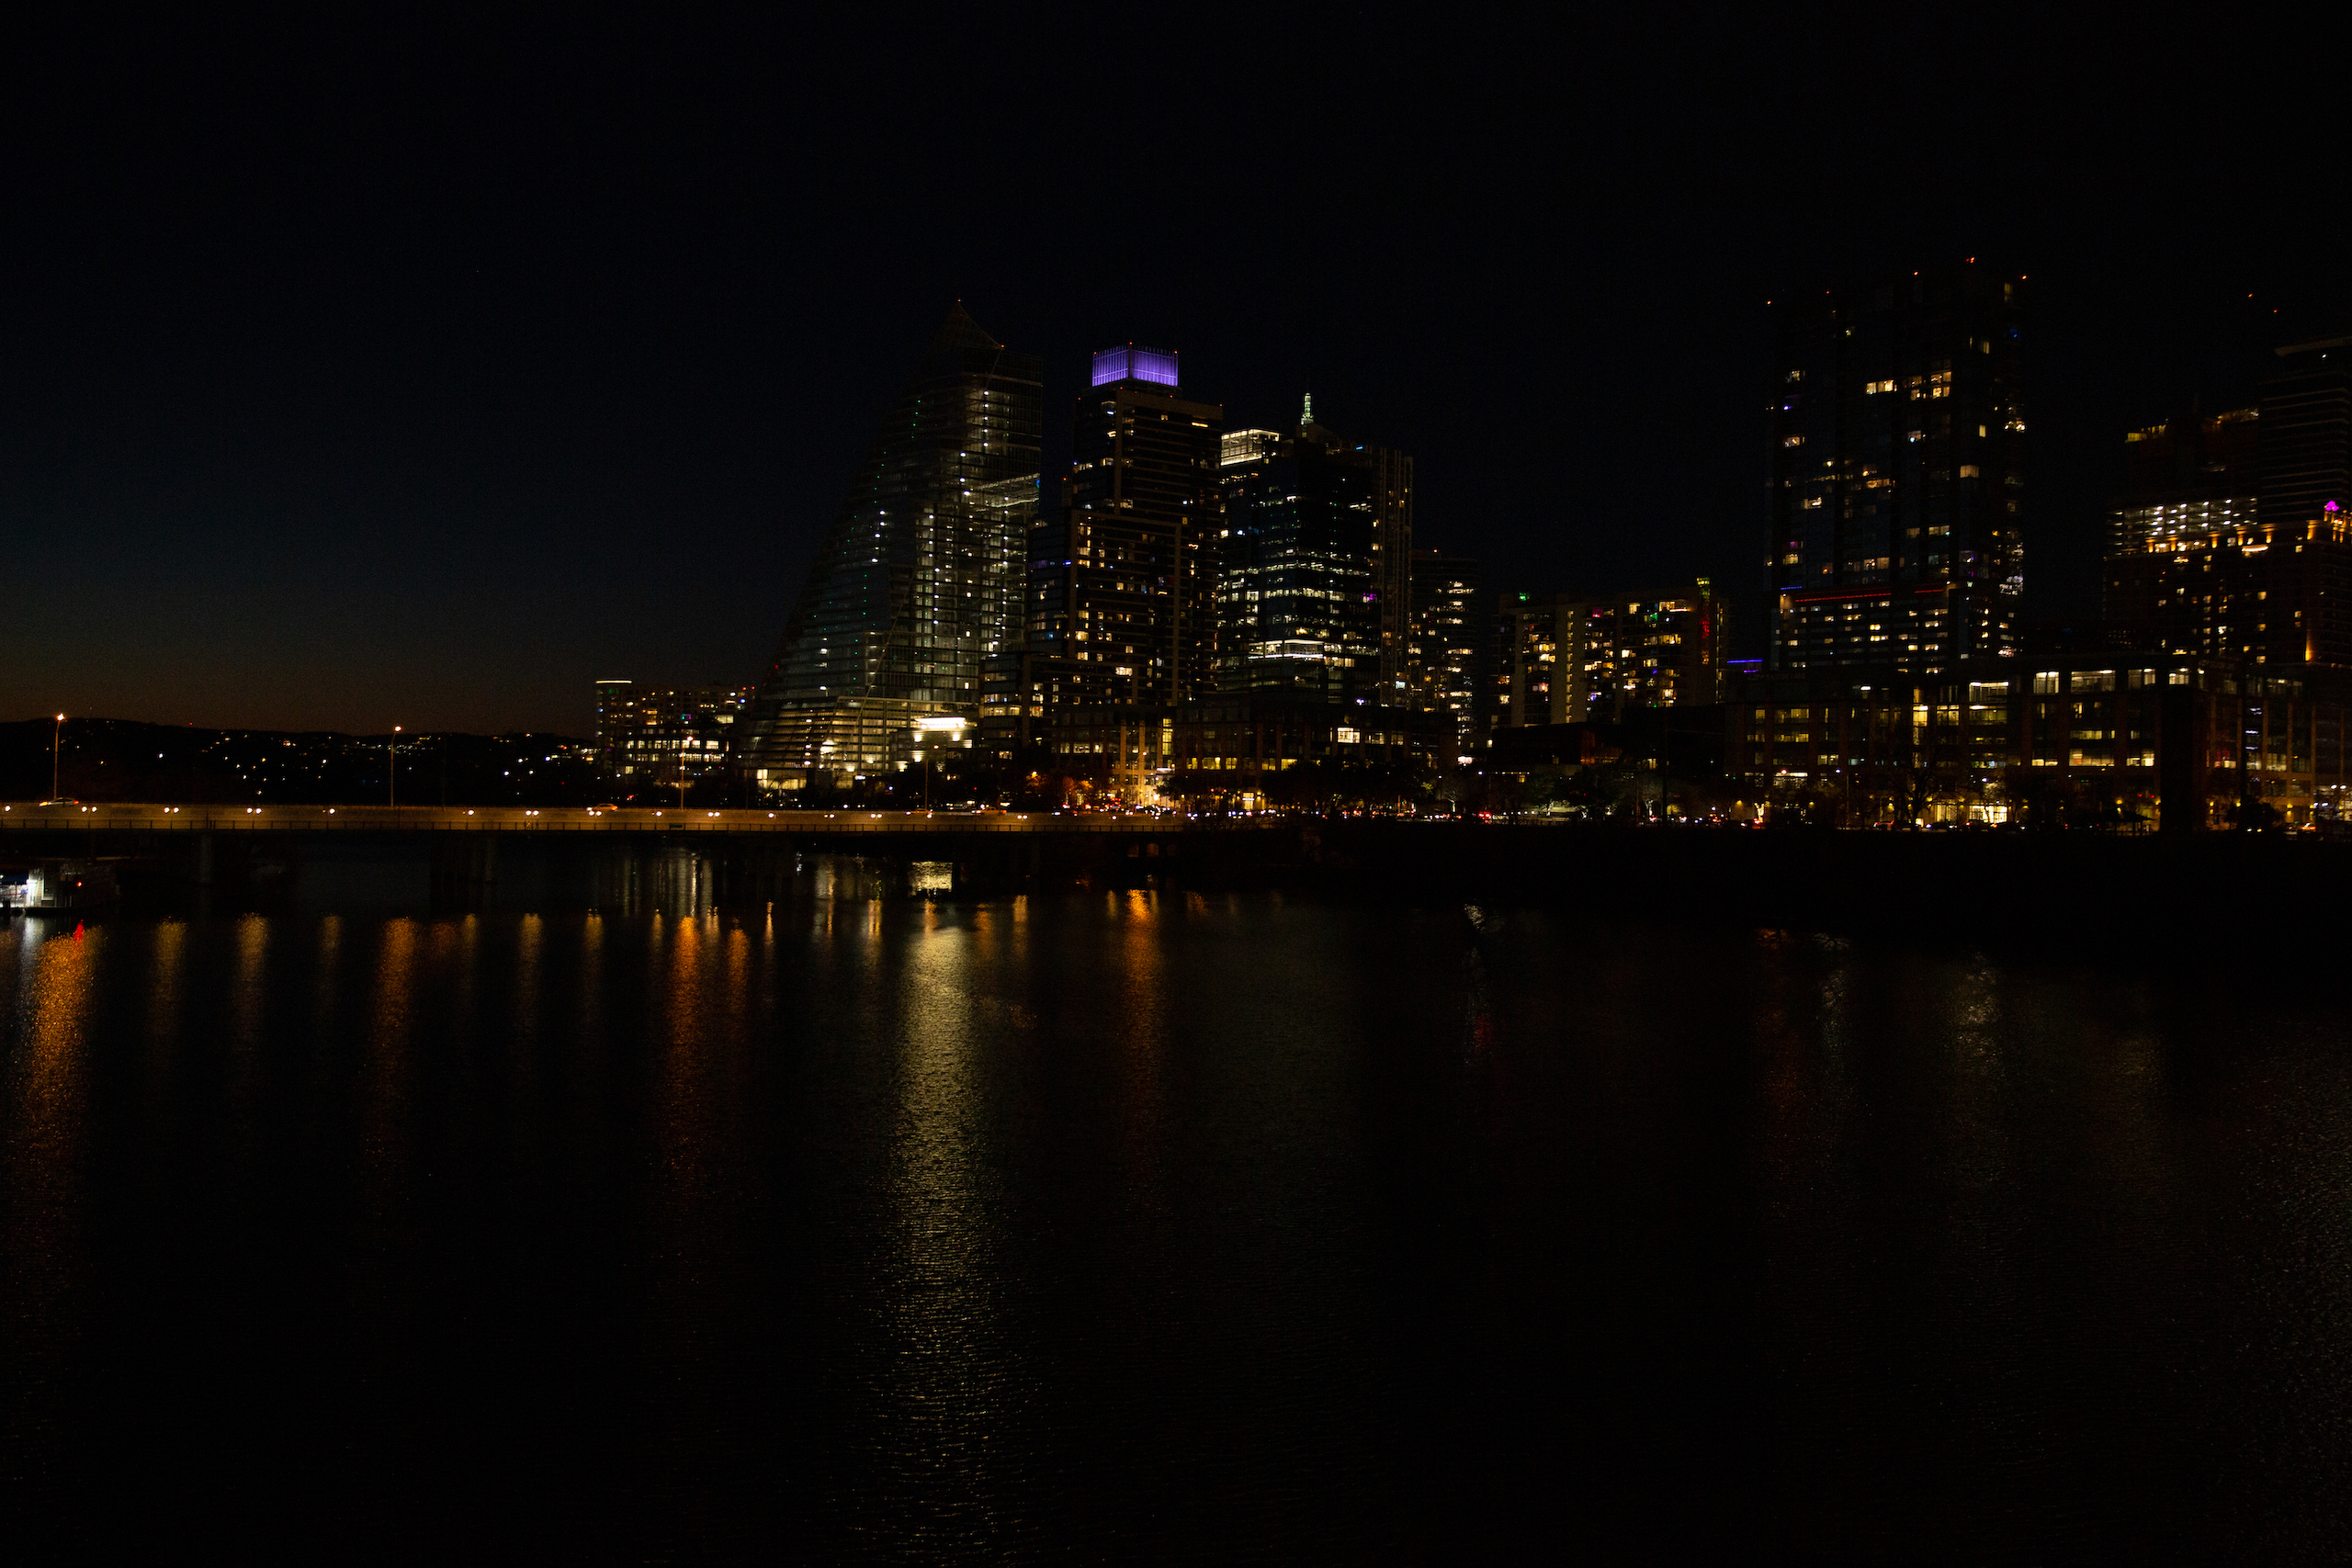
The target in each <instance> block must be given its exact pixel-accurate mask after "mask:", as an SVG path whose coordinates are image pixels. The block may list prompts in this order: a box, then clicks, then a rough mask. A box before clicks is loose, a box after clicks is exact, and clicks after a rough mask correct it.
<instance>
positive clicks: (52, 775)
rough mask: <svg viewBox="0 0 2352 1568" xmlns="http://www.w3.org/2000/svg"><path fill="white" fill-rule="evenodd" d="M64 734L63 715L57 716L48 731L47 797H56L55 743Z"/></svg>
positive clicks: (53, 798) (52, 798)
mask: <svg viewBox="0 0 2352 1568" xmlns="http://www.w3.org/2000/svg"><path fill="white" fill-rule="evenodd" d="M64 735H65V716H64V715H63V714H59V715H58V716H57V724H56V727H55V728H52V729H51V730H50V732H49V798H50V799H51V800H55V799H56V798H57V795H58V790H57V743H58V742H59V741H60V740H61V739H63V738H64Z"/></svg>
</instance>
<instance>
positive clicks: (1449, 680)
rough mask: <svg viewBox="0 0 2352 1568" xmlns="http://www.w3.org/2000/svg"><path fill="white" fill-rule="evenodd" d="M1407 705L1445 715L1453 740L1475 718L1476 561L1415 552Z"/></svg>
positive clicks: (1464, 734) (1468, 728)
mask: <svg viewBox="0 0 2352 1568" xmlns="http://www.w3.org/2000/svg"><path fill="white" fill-rule="evenodd" d="M1407 592H1408V593H1409V595H1410V596H1411V600H1412V607H1413V615H1412V643H1411V648H1410V649H1409V655H1410V656H1409V659H1408V669H1409V670H1410V671H1411V674H1410V677H1409V679H1410V681H1411V691H1412V702H1411V705H1412V706H1413V707H1415V708H1418V709H1419V710H1420V711H1421V712H1424V713H1435V714H1442V715H1443V716H1445V718H1446V721H1447V722H1448V724H1450V725H1451V726H1452V728H1453V735H1454V737H1455V739H1457V740H1464V739H1468V737H1469V734H1470V732H1471V730H1472V729H1473V728H1476V725H1477V721H1478V712H1477V705H1478V690H1479V687H1478V641H1479V637H1478V610H1477V598H1478V563H1477V562H1476V561H1475V560H1472V559H1471V558H1468V557H1467V556H1454V555H1448V554H1446V553H1445V552H1444V551H1442V550H1434V549H1430V550H1415V551H1414V552H1413V569H1412V573H1411V582H1410V584H1409V586H1408V590H1407Z"/></svg>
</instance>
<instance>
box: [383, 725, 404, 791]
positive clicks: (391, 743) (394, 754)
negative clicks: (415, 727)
mask: <svg viewBox="0 0 2352 1568" xmlns="http://www.w3.org/2000/svg"><path fill="white" fill-rule="evenodd" d="M384 792H385V802H386V804H387V805H390V806H398V805H400V803H401V727H400V726H399V725H397V724H396V725H394V726H392V738H391V739H390V740H387V741H385V742H384Z"/></svg>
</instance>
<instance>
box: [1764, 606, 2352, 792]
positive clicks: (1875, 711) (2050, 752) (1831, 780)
mask: <svg viewBox="0 0 2352 1568" xmlns="http://www.w3.org/2000/svg"><path fill="white" fill-rule="evenodd" d="M1724 714H1725V721H1726V724H1727V726H1728V728H1727V731H1726V735H1725V743H1726V744H1725V750H1726V754H1727V758H1728V761H1727V771H1728V772H1729V773H1731V774H1732V775H1733V776H1734V777H1735V778H1736V779H1737V780H1738V781H1739V782H1740V784H1741V785H1742V787H1743V788H1744V789H1745V790H1746V792H1747V803H1748V804H1749V805H1750V806H1751V807H1754V808H1756V809H1758V810H1761V809H1763V808H1764V807H1766V806H1767V805H1771V806H1776V807H1780V808H1781V809H1783V810H1785V811H1790V812H1792V813H1796V814H1801V815H1804V816H1805V817H1808V818H1814V819H1817V820H1822V821H1826V822H1831V823H1842V824H1844V825H1848V826H1857V827H1859V826H1865V825H1868V824H1870V823H1872V822H1911V821H1956V822H1957V821H1982V822H1994V823H1998V822H2004V821H2011V820H2017V819H2020V818H2024V819H2029V820H2030V819H2036V818H2038V819H2040V820H2041V821H2043V822H2046V823H2049V824H2052V825H2058V824H2061V823H2073V824H2076V825H2085V826H2088V825H2109V826H2122V827H2135V826H2136V827H2148V828H2156V827H2161V828H2163V829H2165V830H2167V831H2194V830H2200V829H2209V828H2219V827H2224V826H2228V825H2231V824H2233V823H2234V822H2238V821H2241V820H2245V819H2248V813H2249V811H2250V810H2275V811H2276V812H2277V813H2278V818H2279V819H2281V820H2283V821H2284V822H2285V823H2287V824H2289V825H2291V826H2302V825H2307V824H2310V823H2313V822H2318V821H2325V820H2333V819H2339V812H2340V811H2341V810H2342V809H2343V808H2344V806H2345V803H2346V789H2347V786H2352V771H2347V763H2352V756H2347V749H2346V723H2347V720H2352V679H2347V677H2346V673H2345V672H2344V671H2335V670H2331V669H2327V668H2324V667H2312V668H2306V669H2303V670H2300V671H2294V672H2292V673H2289V674H2280V673H2276V672H2274V671H2270V670H2268V669H2267V668H2265V667H2260V666H2252V665H2247V664H2245V663H2242V662H2240V661H2239V660H2233V659H2228V658H2215V657H2207V656H2199V655H2189V656H2182V655H2169V654H2156V653H2122V652H2114V651H2106V652H2102V651H2098V650H2085V651H2079V652H2075V653H2069V654H2066V655H2064V656H2054V657H2050V656H2045V657H2036V658H2032V659H2026V658H2023V657H2020V658H2016V659H2011V660H1981V661H1978V662H1976V663H1974V664H1973V665H1969V666H1964V667H1962V668H1959V669H1955V670H1950V671H1941V672H1939V674H1938V675H1937V676H1936V677H1934V678H1932V679H1926V678H1922V677H1920V676H1917V675H1915V674H1913V673H1911V672H1909V671H1902V670H1897V669H1893V668H1889V667H1884V666H1882V667H1879V668H1876V669H1856V670H1815V671H1792V672H1790V671H1784V672H1779V673H1765V674H1759V675H1756V676H1753V677H1749V678H1747V679H1744V680H1740V681H1738V682H1735V683H1734V686H1733V690H1732V693H1731V700H1730V701H1729V702H1728V703H1727V704H1726V705H1725V706H1724Z"/></svg>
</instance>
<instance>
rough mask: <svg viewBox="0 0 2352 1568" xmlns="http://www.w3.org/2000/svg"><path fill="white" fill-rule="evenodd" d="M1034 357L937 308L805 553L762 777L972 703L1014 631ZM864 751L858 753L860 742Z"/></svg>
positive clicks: (884, 750)
mask: <svg viewBox="0 0 2352 1568" xmlns="http://www.w3.org/2000/svg"><path fill="white" fill-rule="evenodd" d="M1042 377H1043V367H1042V365H1041V363H1040V361H1039V360H1038V359H1037V358H1036V357H1035V355H1024V354H1015V353H1012V351H1011V350H1009V349H1007V348H1006V347H1005V346H1004V345H1003V344H1000V343H998V342H997V341H996V340H995V339H994V338H992V337H990V336H989V335H988V333H985V332H983V331H981V330H980V327H979V326H978V323H977V322H975V321H973V320H972V319H971V317H970V316H968V315H967V314H966V313H965V312H964V309H963V307H962V306H961V305H960V304H959V305H958V306H956V309H955V310H952V311H950V312H949V314H948V317H947V321H946V322H945V323H944V325H943V326H942V327H941V328H940V330H939V333H938V334H937V336H936V337H934V338H933V341H932V344H931V347H930V348H929V350H928V351H926V352H925V354H924V355H923V357H922V363H921V364H920V365H919V366H918V367H916V370H915V373H914V375H913V377H912V378H910V381H909V383H908V386H907V389H906V391H905V393H904V394H903V395H902V396H901V397H900V398H899V401H898V403H897V405H896V406H895V407H894V408H893V409H892V411H891V412H890V416H889V419H888V421H887V422H886V423H885V424H884V426H883V429H882V432H881V434H880V436H879V437H878V438H877V439H876V442H875V444H874V447H873V449H872V451H871V452H870V453H869V454H868V456H867V457H866V460H865V465H864V466H863V468H861V469H860V470H859V473H858V476H857V479H856V481H855V482H854V484H853V485H852V486H851V489H850V492H849V495H848V496H847V498H846V499H845V500H844V502H843V503H842V512H841V515H840V518H839V520H838V521H837V522H836V523H835V524H834V525H833V529H832V532H831V535H830V536H828V537H827V539H826V541H825V544H824V547H823V548H822V549H821V550H820V552H819V555H818V558H817V563H816V565H815V566H814V567H813V568H811V570H810V571H809V580H808V582H807V584H806V585H805V586H804V587H803V588H802V590H801V592H800V598H799V601H798V603H797V604H796V605H795V606H794V609H793V612H792V615H791V618H790V620H789V621H788V622H787V623H786V627H785V632H784V637H783V638H782V640H781V641H780V642H779V643H778V645H777V649H776V655H775V661H774V663H773V664H772V665H771V666H770V668H769V671H768V673H767V676H766V679H765V680H764V682H763V684H762V687H761V691H760V697H759V701H758V703H757V705H756V706H755V710H754V715H753V725H752V766H753V768H754V770H755V772H756V773H758V774H759V775H762V776H763V777H764V778H765V782H767V783H769V784H787V783H790V782H792V781H791V779H790V778H789V777H788V776H787V775H794V774H800V773H806V772H808V771H809V770H817V769H822V770H825V771H830V772H855V771H862V770H864V769H865V768H868V767H872V766H878V765H881V764H882V763H883V762H884V761H887V757H888V735H889V733H890V731H891V730H892V729H893V728H900V727H903V725H904V724H905V723H910V722H912V720H913V719H914V718H916V717H920V716H926V715H938V714H962V715H965V716H977V715H978V712H979V701H980V663H981V660H984V659H986V658H987V657H989V655H990V654H993V653H997V652H1001V651H1002V650H1004V649H1017V648H1018V647H1020V646H1021V641H1022V616H1023V592H1024V590H1025V575H1026V565H1025V563H1026V556H1027V551H1026V540H1027V535H1028V530H1029V527H1030V525H1031V522H1032V521H1033V520H1034V518H1035V514H1036V503H1037V470H1038V438H1039V432H1040V429H1041V426H1042V423H1043V415H1044V403H1043V392H1044V389H1043V384H1042ZM868 753H872V755H870V756H869V755H868Z"/></svg>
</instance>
